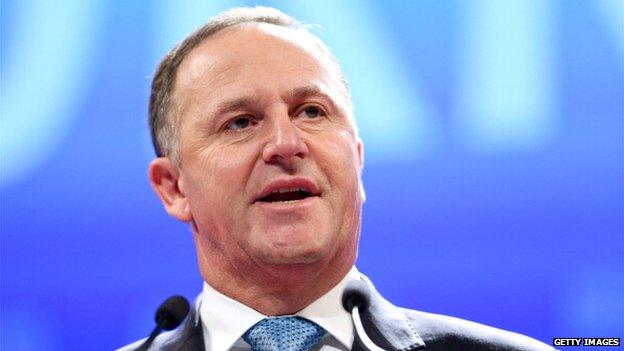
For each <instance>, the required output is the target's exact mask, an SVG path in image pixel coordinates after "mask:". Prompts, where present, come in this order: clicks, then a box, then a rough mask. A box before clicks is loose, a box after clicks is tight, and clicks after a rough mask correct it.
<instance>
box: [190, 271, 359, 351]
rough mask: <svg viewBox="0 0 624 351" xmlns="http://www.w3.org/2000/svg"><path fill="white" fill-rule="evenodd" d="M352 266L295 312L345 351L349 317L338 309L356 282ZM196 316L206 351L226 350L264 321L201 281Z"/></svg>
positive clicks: (350, 326) (349, 340)
mask: <svg viewBox="0 0 624 351" xmlns="http://www.w3.org/2000/svg"><path fill="white" fill-rule="evenodd" d="M359 279H360V273H359V272H358V270H357V269H356V268H355V266H354V267H352V268H351V270H350V271H349V273H347V275H346V276H345V277H344V278H343V279H342V280H341V281H340V282H339V283H338V284H337V285H336V286H334V287H333V288H332V289H331V290H329V291H328V292H327V293H325V295H323V296H321V297H320V298H318V299H317V300H316V301H314V302H312V303H311V304H310V305H308V306H307V307H305V308H304V309H302V310H301V311H299V312H297V313H295V314H294V315H295V316H301V317H304V318H306V319H309V320H311V321H313V322H315V323H316V324H318V325H320V326H321V327H323V329H325V330H326V331H327V332H328V333H329V334H331V335H332V336H333V337H334V338H336V340H338V341H339V342H340V343H341V344H342V345H344V346H345V347H346V348H347V349H350V348H351V346H352V345H353V340H354V333H353V324H352V322H351V315H350V314H349V313H348V312H347V311H345V310H344V308H343V307H342V293H343V291H344V289H345V287H346V285H347V284H348V283H349V282H350V281H352V280H359ZM199 313H200V316H201V320H202V324H203V326H202V328H203V331H204V340H205V343H206V346H208V348H207V349H208V350H210V351H226V350H229V349H230V348H231V347H232V345H234V343H235V342H236V341H237V340H238V339H239V338H240V337H241V336H242V335H243V334H244V333H245V332H246V331H247V329H249V328H251V327H252V326H253V325H254V324H256V323H258V322H259V321H261V320H262V319H264V318H266V317H267V316H265V315H264V314H262V313H260V312H258V311H256V310H254V309H253V308H251V307H249V306H246V305H244V304H242V303H240V302H238V301H236V300H233V299H231V298H229V297H227V296H225V295H223V294H221V293H220V292H218V291H217V290H215V289H214V288H212V287H211V286H210V285H208V284H207V283H205V282H204V288H203V291H202V297H201V305H200V308H199Z"/></svg>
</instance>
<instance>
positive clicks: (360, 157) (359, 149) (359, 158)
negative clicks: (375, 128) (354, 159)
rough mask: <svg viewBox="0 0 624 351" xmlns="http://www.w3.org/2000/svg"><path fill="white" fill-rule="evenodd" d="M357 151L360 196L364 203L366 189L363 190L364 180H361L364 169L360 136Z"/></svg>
mask: <svg viewBox="0 0 624 351" xmlns="http://www.w3.org/2000/svg"><path fill="white" fill-rule="evenodd" d="M357 153H358V160H359V162H360V177H359V178H360V196H361V197H362V203H364V202H366V191H364V182H363V181H362V171H363V170H364V143H363V142H362V139H360V138H358V140H357Z"/></svg>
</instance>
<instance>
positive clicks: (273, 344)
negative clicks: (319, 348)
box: [243, 317, 325, 351]
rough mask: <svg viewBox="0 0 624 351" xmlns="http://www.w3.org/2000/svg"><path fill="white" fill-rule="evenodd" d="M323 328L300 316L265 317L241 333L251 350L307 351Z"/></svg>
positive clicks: (321, 333) (322, 332) (323, 333)
mask: <svg viewBox="0 0 624 351" xmlns="http://www.w3.org/2000/svg"><path fill="white" fill-rule="evenodd" d="M323 335H325V329H323V328H322V327H320V326H319V325H317V324H316V323H314V322H312V321H309V320H307V319H304V318H301V317H274V318H265V319H263V320H261V321H260V322H258V323H256V324H255V325H254V326H253V327H251V328H249V330H247V331H246V332H245V334H243V340H245V341H246V342H247V343H248V344H249V345H251V350H252V351H308V350H309V349H311V348H312V347H313V346H314V345H316V344H317V343H318V342H319V340H321V338H322V337H323Z"/></svg>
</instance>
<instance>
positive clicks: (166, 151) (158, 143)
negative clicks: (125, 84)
mask: <svg viewBox="0 0 624 351" xmlns="http://www.w3.org/2000/svg"><path fill="white" fill-rule="evenodd" d="M244 23H268V24H273V25H276V26H281V27H285V28H290V29H293V30H299V31H302V33H305V34H306V35H309V36H310V37H311V38H312V39H313V40H314V41H315V42H316V44H317V45H318V46H319V48H320V49H321V51H322V52H323V53H324V54H326V55H327V56H328V57H329V58H330V61H331V62H332V63H333V64H334V65H335V66H336V71H337V72H338V74H339V77H340V80H341V81H342V83H343V84H344V89H345V95H346V99H347V103H348V105H349V109H351V98H350V96H349V87H348V83H347V81H346V79H345V78H344V77H343V75H342V74H341V71H340V66H339V65H338V62H337V60H336V59H335V57H334V56H333V55H332V53H331V51H330V50H329V48H327V46H326V45H325V44H324V43H323V42H322V41H321V40H320V39H319V38H318V37H316V36H315V35H313V34H311V33H310V32H309V31H308V30H307V27H306V26H303V25H302V24H301V23H300V22H298V21H297V20H296V19H294V18H293V17H290V16H288V15H286V14H285V13H283V12H281V11H279V10H277V9H274V8H270V7H262V6H258V7H253V8H250V7H240V8H235V9H231V10H228V11H225V12H222V13H220V14H219V15H217V16H215V17H212V18H210V19H209V20H208V22H207V23H206V24H204V25H203V26H202V27H200V28H199V29H197V30H195V31H194V32H192V33H191V34H189V35H188V36H187V37H186V38H185V39H184V40H183V41H182V42H181V43H180V44H178V45H177V46H176V47H174V48H173V49H172V50H171V51H170V52H169V53H168V54H166V55H165V57H164V58H163V60H162V61H161V62H160V65H159V66H158V68H157V70H156V74H155V76H154V79H153V80H152V90H151V95H150V101H149V127H150V133H151V136H152V144H153V145H154V150H155V151H156V155H157V156H159V157H163V156H167V157H171V158H172V159H173V160H174V162H177V161H179V159H178V139H179V135H178V134H179V121H178V119H179V116H177V114H176V113H175V111H174V109H175V106H174V105H175V102H174V101H173V92H174V86H175V79H176V74H177V71H178V68H179V67H180V64H181V63H182V61H183V60H184V58H185V57H186V56H187V55H188V53H189V52H190V51H192V50H193V49H194V48H195V47H197V46H198V45H199V44H200V43H201V42H202V41H203V40H204V39H206V38H208V37H210V36H212V35H214V34H215V33H217V32H219V31H221V30H223V29H225V28H228V27H232V26H236V25H239V24H244ZM354 125H355V124H354Z"/></svg>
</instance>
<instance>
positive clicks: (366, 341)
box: [342, 280, 385, 351]
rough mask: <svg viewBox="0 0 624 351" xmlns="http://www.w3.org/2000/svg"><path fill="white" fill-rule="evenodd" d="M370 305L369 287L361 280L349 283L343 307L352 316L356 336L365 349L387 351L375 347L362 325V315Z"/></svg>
mask: <svg viewBox="0 0 624 351" xmlns="http://www.w3.org/2000/svg"><path fill="white" fill-rule="evenodd" d="M369 305H370V292H369V291H368V286H367V285H366V284H365V283H364V282H363V281H361V280H354V281H351V282H349V283H348V284H347V287H346V288H345V290H344V292H343V293H342V307H344V309H345V310H346V311H347V312H349V313H350V314H351V319H352V320H353V325H354V326H355V333H356V335H357V336H358V338H359V339H360V341H361V342H362V344H363V346H364V348H366V349H368V350H370V351H385V350H384V349H382V348H381V347H379V346H377V345H375V343H374V342H373V341H372V340H371V339H370V338H369V337H368V335H367V334H366V331H365V330H364V326H363V325H362V319H361V318H360V313H361V312H363V311H366V309H367V308H368V306H369Z"/></svg>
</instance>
